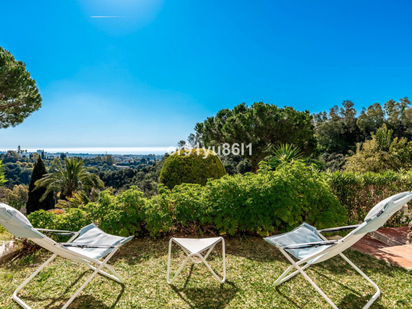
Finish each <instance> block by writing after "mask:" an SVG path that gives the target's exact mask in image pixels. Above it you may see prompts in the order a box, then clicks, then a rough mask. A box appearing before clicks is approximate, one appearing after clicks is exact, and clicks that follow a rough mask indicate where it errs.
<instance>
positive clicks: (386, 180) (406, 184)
mask: <svg viewBox="0 0 412 309" xmlns="http://www.w3.org/2000/svg"><path fill="white" fill-rule="evenodd" d="M331 187H332V190H333V193H334V194H335V195H336V197H337V198H338V199H339V201H340V203H341V204H342V205H343V206H344V207H345V208H346V210H347V213H348V217H349V221H348V223H349V224H354V223H358V222H360V221H363V220H364V218H365V216H366V215H367V213H368V212H369V211H370V210H371V209H372V207H373V206H375V205H376V204H377V203H378V202H380V201H381V200H383V199H385V198H387V197H389V196H391V195H394V194H397V193H400V192H403V191H411V190H412V172H411V171H408V172H406V171H401V172H394V171H385V172H383V173H380V174H379V173H364V174H361V173H355V172H335V173H333V174H331ZM397 215H398V216H401V212H398V214H397ZM396 219H397V217H396V216H395V218H392V219H390V220H389V221H388V225H392V223H393V221H394V220H396Z"/></svg>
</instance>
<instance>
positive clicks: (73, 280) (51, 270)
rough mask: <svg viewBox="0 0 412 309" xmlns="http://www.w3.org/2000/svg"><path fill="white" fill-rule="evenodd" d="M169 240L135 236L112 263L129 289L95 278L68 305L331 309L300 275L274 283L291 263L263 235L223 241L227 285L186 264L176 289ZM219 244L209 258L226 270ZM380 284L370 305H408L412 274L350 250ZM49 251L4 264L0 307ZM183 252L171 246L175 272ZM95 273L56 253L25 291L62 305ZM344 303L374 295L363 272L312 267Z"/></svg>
mask: <svg viewBox="0 0 412 309" xmlns="http://www.w3.org/2000/svg"><path fill="white" fill-rule="evenodd" d="M167 249H168V241H167V240H166V239H157V240H154V239H142V238H139V239H136V240H134V241H132V242H130V243H129V244H127V245H126V246H125V247H124V248H123V249H121V251H120V252H119V253H117V254H116V256H115V258H114V259H113V261H114V266H115V268H116V270H117V271H118V272H119V273H120V275H121V276H123V278H125V280H126V284H125V285H124V286H122V285H120V284H118V283H116V282H114V281H111V280H108V279H106V278H105V277H102V276H97V277H96V278H95V279H93V281H92V283H91V284H90V285H88V286H87V288H86V289H85V290H84V291H83V292H82V293H81V295H80V296H79V297H78V298H77V299H76V300H75V301H74V303H73V304H72V305H71V306H70V308H329V305H328V304H327V303H326V302H325V301H324V300H323V298H322V297H321V296H320V295H319V294H317V293H316V291H315V290H314V289H313V288H312V287H311V286H310V284H309V283H308V282H307V281H305V280H304V279H303V278H302V277H301V276H297V277H296V278H293V279H291V280H290V281H288V282H287V283H285V284H283V285H281V286H280V287H278V288H276V287H274V286H273V282H274V281H275V279H276V278H277V277H278V276H279V275H280V274H281V273H282V272H283V271H284V270H285V269H286V267H287V266H288V263H287V262H286V261H285V259H284V258H283V257H282V256H281V255H280V254H279V252H278V251H277V250H276V248H274V247H272V246H270V245H268V244H267V243H265V242H264V241H263V240H262V239H261V238H256V237H250V238H247V239H240V238H230V239H227V240H226V251H227V282H226V283H225V284H223V285H221V284H219V283H218V282H217V281H216V280H215V279H214V278H213V277H212V276H211V274H210V273H209V271H208V270H207V269H206V267H205V266H204V265H201V264H200V265H191V264H188V265H187V266H186V267H185V269H184V270H183V271H182V273H181V275H180V276H179V277H178V278H177V279H176V281H175V285H174V286H169V285H168V284H167V283H166V268H167ZM219 251H220V245H217V246H216V248H215V250H214V253H213V254H211V256H210V257H209V259H208V260H209V261H210V265H211V266H212V267H213V268H214V270H215V271H216V272H217V273H218V274H221V273H222V272H221V265H222V264H221V262H222V259H221V253H220V252H219ZM346 254H347V256H348V257H349V258H350V259H352V260H353V262H354V263H355V264H357V265H358V266H359V267H360V268H361V269H362V270H363V271H364V272H365V273H366V274H367V275H368V276H370V277H371V279H372V280H374V281H375V282H376V283H377V284H378V286H379V287H380V288H381V291H382V296H381V297H380V298H379V299H378V300H377V301H376V302H375V304H374V306H372V308H410V307H409V304H410V303H411V301H412V285H411V284H410V282H411V281H412V274H411V273H410V272H409V271H407V270H404V269H401V268H397V267H394V266H390V265H387V264H386V263H385V262H382V261H378V260H376V259H374V258H372V257H370V256H366V255H363V254H360V253H357V252H354V251H347V252H346ZM48 256H50V254H49V253H46V252H45V251H41V252H39V253H37V254H35V255H33V256H30V257H26V258H24V259H21V260H19V261H15V262H13V263H12V264H8V265H3V266H2V267H0V308H16V309H17V308H19V307H18V305H17V304H15V303H14V302H13V301H12V300H11V295H12V293H13V291H14V289H16V287H17V286H18V285H19V284H21V283H22V282H23V280H24V279H25V278H27V276H29V275H30V274H31V273H32V272H33V271H34V270H35V268H36V267H38V266H39V265H40V263H42V262H44V261H45V260H46V258H47V257H48ZM183 259H184V255H183V253H182V252H181V250H179V249H178V248H177V247H175V248H174V251H173V261H172V274H173V273H174V272H175V271H176V270H177V268H178V267H179V266H180V264H181V262H182V261H183ZM90 274H91V271H90V270H88V269H87V268H86V267H85V266H83V265H81V264H77V263H72V262H69V261H67V260H64V259H61V258H58V259H56V260H55V262H53V263H51V264H50V266H48V267H47V268H46V269H45V270H44V271H42V272H40V273H39V275H38V276H36V277H35V279H34V280H33V281H32V283H31V284H30V285H29V286H28V287H27V288H26V289H24V290H23V291H22V293H21V294H20V295H21V297H22V299H23V300H24V301H26V302H27V303H28V304H29V305H30V306H32V307H33V308H46V307H47V308H59V307H61V306H62V305H63V304H64V302H66V301H67V300H68V299H69V298H70V296H71V295H72V294H73V293H74V292H75V291H76V289H77V288H79V287H80V286H81V284H82V283H83V282H84V281H85V280H86V278H87V276H89V275H90ZM308 274H309V275H310V276H311V277H312V278H313V279H314V281H315V282H316V283H317V284H318V285H319V286H320V287H321V288H322V289H323V290H324V291H325V292H326V294H327V295H328V296H330V298H331V299H332V301H334V302H335V303H336V304H337V305H338V307H339V308H361V307H363V306H364V305H365V304H366V302H367V301H368V300H369V298H370V297H371V296H372V294H373V293H374V289H373V288H372V287H371V286H369V285H368V284H367V283H366V281H364V280H363V278H362V277H360V276H359V275H357V273H356V272H355V271H353V270H352V269H350V268H349V267H348V265H347V264H346V263H345V262H344V261H343V260H342V259H341V258H339V257H336V258H333V259H331V260H330V261H328V262H326V263H323V264H321V265H319V266H314V267H313V268H311V269H309V270H308Z"/></svg>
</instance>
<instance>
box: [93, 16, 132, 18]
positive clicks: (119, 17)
mask: <svg viewBox="0 0 412 309" xmlns="http://www.w3.org/2000/svg"><path fill="white" fill-rule="evenodd" d="M90 17H91V18H123V17H124V16H90Z"/></svg>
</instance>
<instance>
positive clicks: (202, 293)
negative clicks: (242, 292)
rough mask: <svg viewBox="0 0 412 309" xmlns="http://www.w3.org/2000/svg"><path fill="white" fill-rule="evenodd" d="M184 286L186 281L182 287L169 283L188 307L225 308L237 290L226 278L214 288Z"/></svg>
mask: <svg viewBox="0 0 412 309" xmlns="http://www.w3.org/2000/svg"><path fill="white" fill-rule="evenodd" d="M185 286H186V282H185V284H184V287H183V288H177V287H176V286H174V285H171V287H172V289H173V290H174V291H175V292H176V294H177V295H178V296H179V298H180V299H182V300H183V301H184V302H185V303H186V304H188V305H189V306H190V308H216V309H220V308H226V307H227V305H228V304H229V303H230V301H231V300H232V299H233V298H234V297H235V295H236V293H237V292H238V291H239V289H238V288H237V287H236V286H235V284H234V283H232V282H231V281H228V280H226V282H225V284H220V285H219V287H216V288H186V287H185Z"/></svg>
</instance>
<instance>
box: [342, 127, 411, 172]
mask: <svg viewBox="0 0 412 309" xmlns="http://www.w3.org/2000/svg"><path fill="white" fill-rule="evenodd" d="M410 168H412V142H408V140H407V139H406V138H405V137H403V138H401V139H399V138H398V137H395V138H393V131H392V130H388V128H387V127H386V125H385V124H384V125H383V126H382V127H381V128H379V129H378V130H377V131H376V134H373V133H372V139H370V140H367V141H365V142H364V143H363V144H361V143H358V144H357V147H356V153H355V154H353V155H352V156H349V157H347V158H346V161H345V166H344V169H345V170H346V171H353V172H361V173H365V172H374V173H380V172H383V171H386V170H394V171H398V170H400V169H410Z"/></svg>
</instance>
